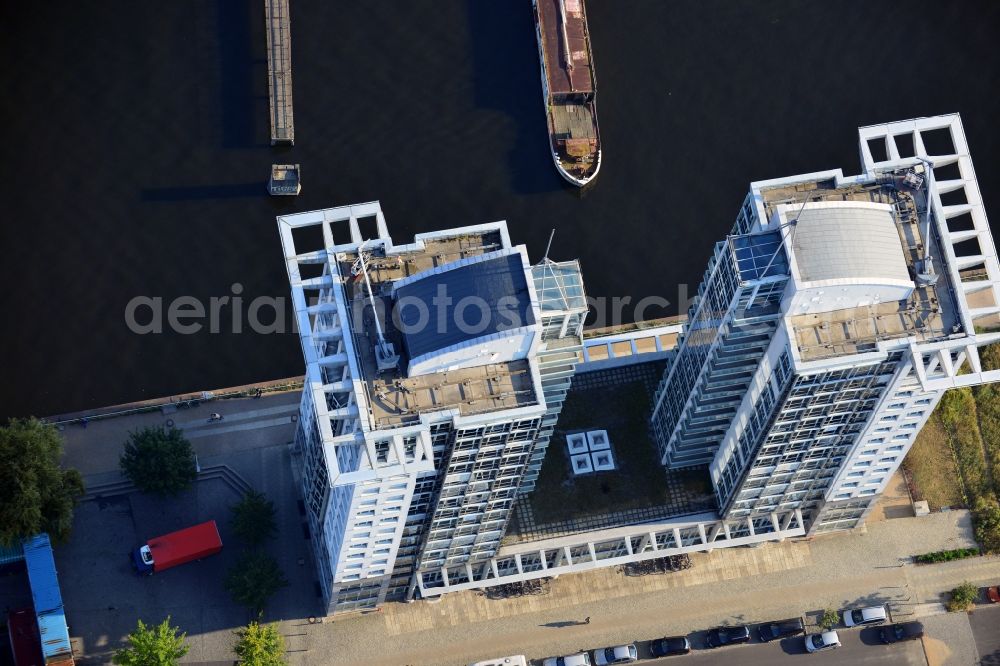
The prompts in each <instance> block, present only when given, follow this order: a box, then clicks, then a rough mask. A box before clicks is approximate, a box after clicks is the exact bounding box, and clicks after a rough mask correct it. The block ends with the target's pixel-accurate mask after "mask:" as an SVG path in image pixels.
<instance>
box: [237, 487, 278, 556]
mask: <svg viewBox="0 0 1000 666" xmlns="http://www.w3.org/2000/svg"><path fill="white" fill-rule="evenodd" d="M230 509H231V510H232V512H233V521H232V525H233V532H235V533H236V536H238V537H239V538H241V539H243V541H244V542H245V543H246V544H247V545H248V546H259V545H261V544H262V543H264V542H265V541H267V540H268V539H270V538H271V537H273V536H274V535H275V533H276V532H277V531H278V526H277V523H276V522H275V518H274V503H273V502H271V500H269V499H267V497H265V496H264V493H260V492H257V491H256V490H251V491H250V492H248V493H246V494H245V495H243V497H242V498H241V499H240V501H239V502H237V503H236V504H235V505H233V506H232V507H230Z"/></svg>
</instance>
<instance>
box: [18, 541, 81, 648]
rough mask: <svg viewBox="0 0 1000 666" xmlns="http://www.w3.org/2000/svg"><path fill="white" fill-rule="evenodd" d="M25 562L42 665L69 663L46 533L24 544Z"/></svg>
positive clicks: (56, 581) (67, 637)
mask: <svg viewBox="0 0 1000 666" xmlns="http://www.w3.org/2000/svg"><path fill="white" fill-rule="evenodd" d="M24 561H25V564H26V565H27V568H28V582H29V583H31V597H32V599H33V600H34V604H35V615H37V616H38V632H39V634H40V637H41V640H42V655H43V656H44V657H45V663H46V664H55V663H72V660H73V648H72V646H71V645H70V642H69V630H68V629H67V628H66V615H65V613H64V612H63V604H62V594H61V593H60V591H59V579H58V578H57V576H56V562H55V559H53V557H52V544H51V543H50V542H49V535H48V534H39V535H37V536H34V537H32V538H30V539H26V540H25V541H24Z"/></svg>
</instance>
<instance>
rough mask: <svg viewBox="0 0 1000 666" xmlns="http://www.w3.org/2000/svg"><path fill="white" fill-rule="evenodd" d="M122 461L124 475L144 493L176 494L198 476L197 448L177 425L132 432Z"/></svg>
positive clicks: (120, 461) (126, 443)
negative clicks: (195, 449) (195, 455)
mask: <svg viewBox="0 0 1000 666" xmlns="http://www.w3.org/2000/svg"><path fill="white" fill-rule="evenodd" d="M119 464H120V465H121V470H122V474H124V475H125V476H126V477H127V478H128V479H129V480H130V481H132V483H134V484H135V485H136V487H137V488H138V489H139V490H141V491H142V492H144V493H155V494H157V495H162V496H171V495H177V494H178V493H180V492H181V491H182V490H186V489H187V488H189V487H190V486H191V484H192V483H193V482H194V480H195V479H197V478H198V471H197V468H196V466H195V461H194V448H193V447H192V446H191V442H189V441H188V440H187V439H186V438H185V437H184V434H183V433H182V432H181V431H180V430H177V429H175V428H166V429H165V428H163V427H161V426H156V427H152V428H143V429H142V430H137V431H135V432H132V433H129V439H128V441H127V442H125V450H124V452H123V453H122V455H121V458H119Z"/></svg>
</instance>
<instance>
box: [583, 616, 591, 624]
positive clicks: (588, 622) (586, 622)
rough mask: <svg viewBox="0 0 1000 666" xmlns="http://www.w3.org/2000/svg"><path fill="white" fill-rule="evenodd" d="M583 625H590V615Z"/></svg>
mask: <svg viewBox="0 0 1000 666" xmlns="http://www.w3.org/2000/svg"><path fill="white" fill-rule="evenodd" d="M583 623H584V624H590V616H589V615H588V616H587V618H586V619H585V620H584V621H583Z"/></svg>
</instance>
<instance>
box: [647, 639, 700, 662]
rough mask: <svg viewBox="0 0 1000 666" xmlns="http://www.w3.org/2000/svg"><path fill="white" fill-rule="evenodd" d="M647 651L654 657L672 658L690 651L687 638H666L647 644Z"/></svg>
mask: <svg viewBox="0 0 1000 666" xmlns="http://www.w3.org/2000/svg"><path fill="white" fill-rule="evenodd" d="M649 651H650V652H652V653H653V656H654V657H673V656H674V655H678V654H687V653H688V652H690V651H691V641H689V640H688V639H687V636H667V637H666V638H661V639H660V640H658V641H651V642H650V643H649Z"/></svg>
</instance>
